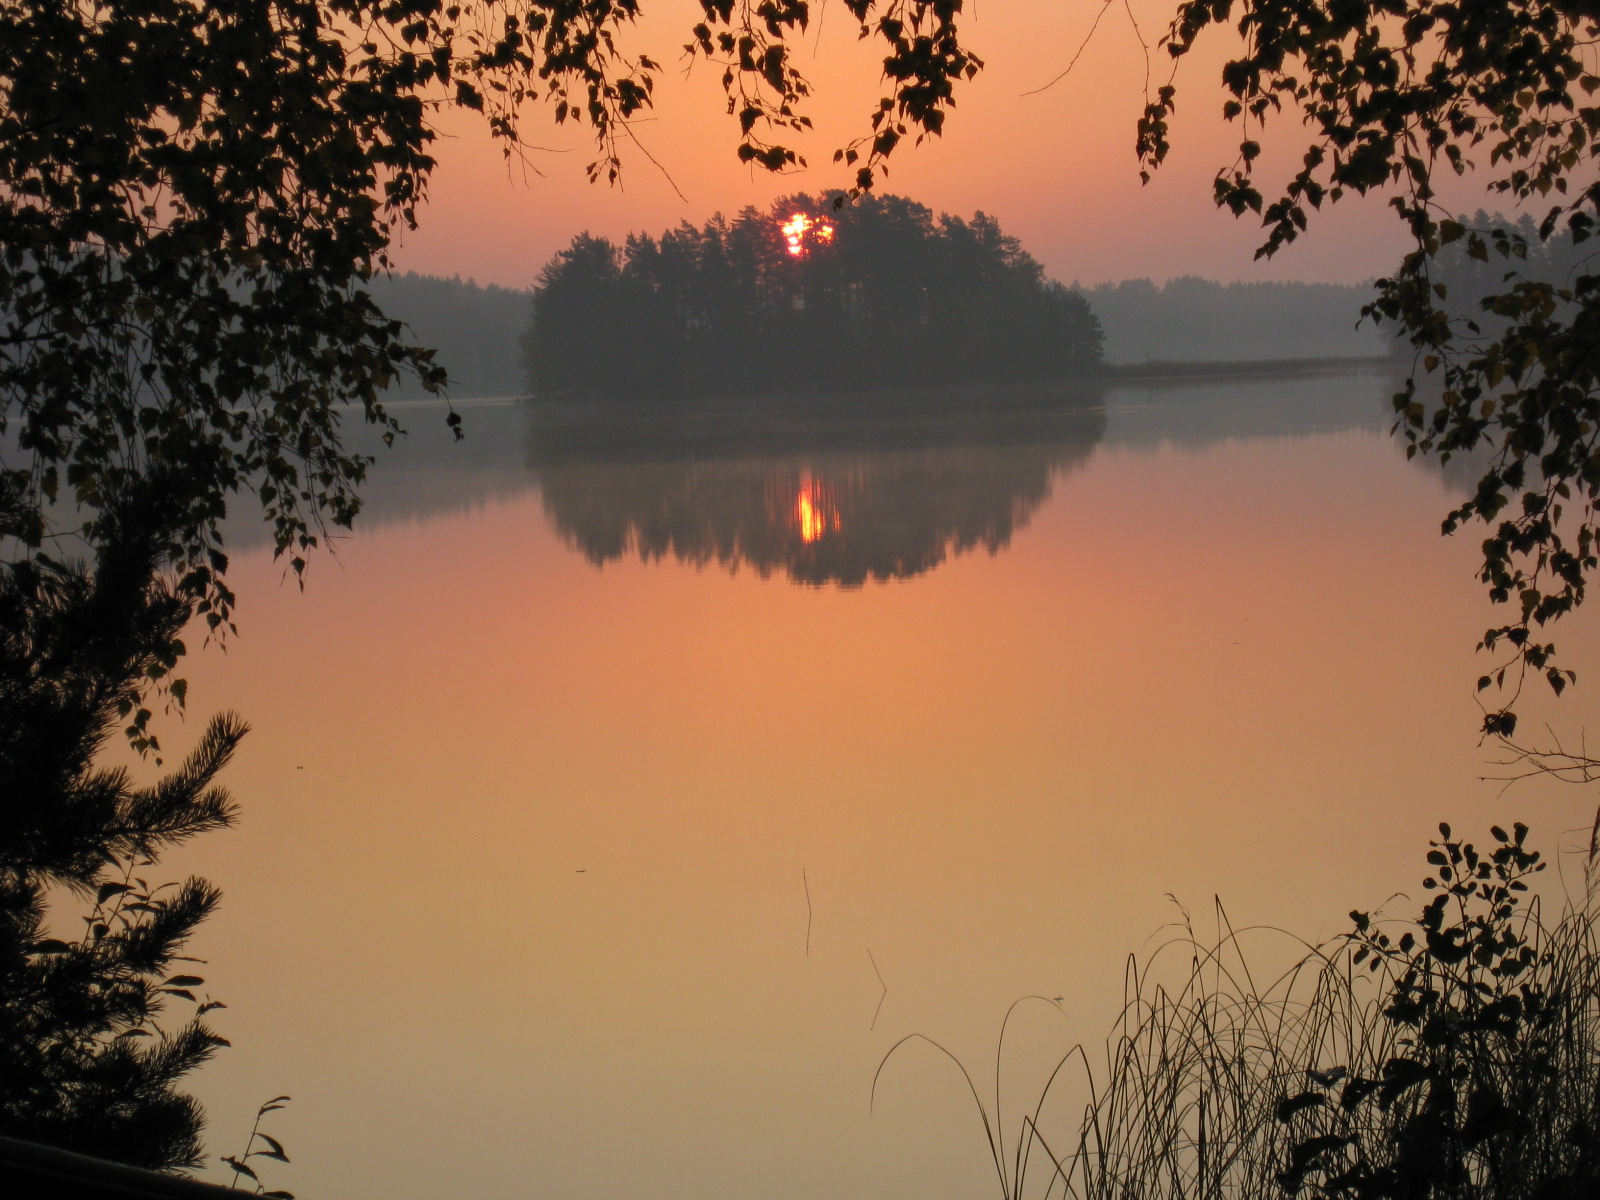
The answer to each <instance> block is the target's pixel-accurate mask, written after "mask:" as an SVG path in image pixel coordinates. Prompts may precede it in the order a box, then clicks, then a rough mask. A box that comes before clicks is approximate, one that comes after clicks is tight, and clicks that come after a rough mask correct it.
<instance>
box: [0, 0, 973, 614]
mask: <svg viewBox="0 0 1600 1200" xmlns="http://www.w3.org/2000/svg"><path fill="white" fill-rule="evenodd" d="M848 6H849V8H850V9H851V11H852V12H853V13H854V14H855V15H856V16H857V17H858V18H859V19H860V20H862V21H863V22H866V21H867V20H868V19H869V18H872V17H873V16H874V14H875V12H876V10H877V9H878V8H879V7H880V5H879V3H878V0H848ZM881 7H883V8H884V10H885V12H884V13H883V14H882V15H883V16H884V17H885V20H884V21H883V22H880V23H879V26H878V27H877V28H876V30H875V36H877V37H879V38H880V39H881V40H882V41H883V42H884V43H885V44H886V46H887V47H888V48H889V52H890V54H891V55H892V56H898V57H900V58H904V59H906V61H907V62H911V61H913V60H914V61H916V62H918V63H924V66H923V68H922V69H923V70H924V71H925V70H927V69H931V68H933V67H934V65H935V64H934V63H933V61H932V60H931V59H929V58H928V55H927V53H926V51H927V49H928V47H927V45H926V44H925V43H924V41H923V40H921V39H920V38H919V36H918V33H919V31H920V30H921V26H922V25H923V21H922V20H921V19H920V18H919V19H918V20H916V21H904V20H897V19H894V14H895V13H896V12H898V10H899V7H900V6H899V4H898V3H890V4H886V5H882V6H881ZM949 7H952V12H953V11H959V9H960V7H961V6H960V4H959V3H953V6H949ZM638 11H639V4H638V0H484V2H483V3H478V4H471V5H456V4H445V3H441V2H440V0H278V2H276V3H272V4H261V3H257V2H256V0H211V2H209V3H204V4H201V3H193V2H190V0H175V2H172V3H162V2H154V0H102V2H100V3H95V4H61V3H59V2H58V0H16V3H13V4H8V5H7V6H6V7H5V9H4V11H3V12H0V432H3V433H6V434H8V435H10V436H12V437H14V438H15V439H16V442H15V447H16V449H17V450H20V452H21V453H20V456H19V457H18V458H17V459H16V460H14V461H11V462H7V463H5V464H3V465H0V470H3V471H4V472H5V473H6V478H7V479H8V480H9V483H10V486H11V487H12V489H13V490H17V491H19V492H20V493H21V494H23V495H24V496H26V497H28V499H29V505H28V511H27V512H26V514H25V516H24V519H22V520H21V521H19V522H18V524H17V528H16V529H15V530H14V532H15V533H16V534H17V535H18V536H20V537H21V538H22V539H23V540H24V542H26V543H27V544H28V545H29V546H35V547H36V546H38V545H40V544H42V539H43V538H44V537H45V536H46V533H47V528H46V527H47V525H48V518H47V513H48V511H49V505H50V503H51V502H52V501H53V500H54V499H55V498H56V496H57V495H58V494H60V495H63V496H68V497H71V498H72V499H74V500H76V501H77V502H78V503H79V504H80V505H82V506H84V508H85V509H86V510H87V512H86V516H87V520H88V523H89V531H90V534H91V536H93V535H94V534H95V526H96V523H97V522H98V521H100V520H101V519H102V514H103V513H105V512H106V511H108V510H109V509H110V508H111V507H114V506H115V505H116V504H117V503H118V502H119V497H120V496H121V495H122V494H123V493H124V492H125V491H126V490H128V489H129V488H131V487H134V486H136V482H137V480H138V478H139V477H140V476H141V475H142V474H143V473H144V472H145V471H147V470H148V469H150V468H152V467H156V468H159V469H161V470H163V471H165V472H166V475H165V478H166V480H167V483H168V486H169V488H170V491H171V496H170V499H171V502H172V513H171V517H172V524H171V525H170V527H169V528H168V529H166V530H165V531H164V537H165V538H166V541H167V550H168V552H169V554H170V555H172V556H173V561H174V562H175V564H176V565H177V566H178V567H179V568H180V571H179V587H180V589H181V590H182V591H183V592H184V593H185V594H188V595H192V596H194V597H195V598H196V599H197V601H198V603H199V611H200V612H201V613H203V614H204V616H205V619H206V620H207V621H210V622H213V623H214V624H215V625H219V626H220V625H222V624H223V623H224V622H226V621H227V619H228V613H229V611H230V608H231V604H232V596H231V593H230V592H229V591H228V589H227V587H226V586H225V584H224V583H223V581H222V580H223V574H224V572H225V569H226V564H227V560H226V556H225V555H224V554H223V552H222V549H221V546H220V537H219V535H218V523H219V521H220V520H221V519H222V516H223V514H224V510H225V508H226V506H227V504H228V501H229V500H230V498H232V497H234V496H235V495H244V496H248V497H250V499H251V502H252V503H253V504H255V503H259V505H260V507H261V509H262V511H263V512H264V514H265V516H266V518H267V520H268V521H269V522H270V523H271V524H272V527H273V536H274V541H275V544H276V547H277V549H278V551H279V552H280V553H283V554H286V555H288V557H289V562H290V565H291V567H292V568H293V570H294V571H295V572H296V573H298V572H300V571H301V570H303V569H304V566H305V559H306V554H307V553H308V552H309V551H310V550H311V549H312V548H313V547H314V546H316V545H317V544H318V543H319V541H320V540H321V537H322V536H323V533H324V528H325V526H327V525H333V526H346V525H348V524H349V523H350V521H351V520H352V519H353V517H354V516H355V514H356V512H357V510H358V507H359V497H358V494H357V489H358V487H359V485H360V483H361V482H362V480H363V479H364V477H365V474H366V471H367V468H368V466H369V464H370V462H371V459H370V458H369V457H368V456H365V455H362V454H358V453H352V452H350V451H349V450H348V449H347V448H346V447H345V445H344V441H343V435H342V429H341V427H342V424H343V422H344V420H345V419H346V415H345V412H344V411H343V410H344V407H345V406H347V405H348V406H350V407H351V408H353V409H354V411H355V412H356V413H357V414H359V415H360V416H361V417H363V418H364V419H365V420H367V421H369V422H372V423H374V424H376V425H378V426H379V427H380V428H381V429H382V430H383V431H384V432H385V433H386V434H387V435H389V436H390V437H392V436H393V435H394V434H396V433H397V432H398V428H399V426H398V423H397V422H396V420H395V419H394V417H393V416H392V415H391V414H389V413H388V412H386V411H385V409H384V407H383V404H382V402H381V394H382V392H383V390H384V389H385V388H386V387H388V386H389V385H390V384H391V383H393V382H394V381H395V380H396V378H398V377H399V376H400V375H404V374H410V375H412V376H413V377H415V378H416V379H418V380H419V381H421V383H422V384H423V385H424V386H426V387H428V388H429V389H433V388H437V387H439V386H441V385H442V384H443V383H444V382H445V375H444V373H443V372H442V371H441V370H440V369H439V368H438V367H436V366H435V365H434V363H433V361H432V355H431V352H430V351H428V350H427V349H425V348H423V347H421V346H418V345H416V344H414V343H413V342H412V341H411V340H410V339H409V338H408V336H407V335H406V333H405V331H404V329H403V328H402V327H401V326H400V324H399V323H397V322H395V321H393V320H391V319H390V318H389V317H388V316H386V315H385V314H384V313H383V312H382V311H381V310H380V308H379V307H378V305H377V303H376V302H375V299H374V294H373V291H372V289H371V287H370V286H369V285H370V284H371V281H372V279H373V277H374V276H375V275H376V274H379V273H381V272H383V271H385V270H387V269H388V267H389V265H390V260H389V256H388V252H389V245H390V241H391V238H392V236H393V235H394V233H395V232H396V231H397V230H399V229H403V228H406V227H409V226H411V225H413V224H414V223H415V218H416V213H417V208H418V204H419V201H421V200H422V198H423V197H424V195H425V193H426V188H427V184H428V180H429V177H430V175H431V172H432V170H433V168H434V165H435V161H434V159H433V157H432V155H431V154H430V152H429V151H430V145H431V142H432V140H433V137H434V132H433V125H432V119H431V116H430V112H431V111H432V110H433V109H434V108H436V107H437V106H438V105H439V104H454V105H456V106H460V107H465V108H468V109H473V110H477V111H480V112H482V113H483V114H484V116H485V119H486V125H487V127H488V129H489V131H490V132H491V133H492V134H494V135H496V136H498V137H500V138H502V139H503V143H502V144H503V145H504V147H505V150H506V153H508V154H512V153H518V152H520V149H521V143H520V142H519V141H518V138H517V129H518V119H519V113H520V111H521V110H522V108H523V106H524V104H525V102H526V101H530V100H534V99H538V100H542V101H544V102H546V103H548V104H549V105H550V106H551V108H552V109H553V115H554V117H555V120H556V121H557V122H567V121H576V122H580V123H586V124H588V125H589V126H591V127H592V129H593V131H594V135H595V138H596V144H597V148H598V153H599V157H598V158H597V160H596V161H595V162H594V163H592V164H591V166H590V168H589V173H590V176H591V178H605V179H615V178H616V176H617V172H618V169H619V166H620V160H619V157H618V154H617V139H618V137H619V136H621V135H622V128H623V123H625V122H626V121H627V120H628V119H629V118H630V117H632V116H635V115H637V114H638V113H639V112H640V111H641V110H643V109H645V108H647V107H648V106H649V104H650V102H651V91H652V86H653V85H652V79H651V76H652V73H653V72H654V71H655V70H656V69H657V68H656V64H655V63H653V62H652V61H651V60H650V59H649V58H648V57H645V56H629V55H625V54H624V53H623V52H622V51H620V50H619V49H618V45H619V39H618V37H617V36H616V35H617V33H618V32H619V30H621V29H622V28H623V27H625V26H627V25H629V24H630V23H631V22H632V21H633V20H634V19H635V18H636V16H637V15H638ZM698 15H699V19H700V23H699V24H697V25H695V26H694V27H693V28H692V29H691V30H690V31H689V37H690V39H691V42H692V44H693V45H694V46H695V47H696V48H697V50H696V52H697V53H700V54H703V55H705V56H708V57H710V58H713V59H716V60H717V61H718V62H723V60H724V59H726V62H725V67H726V83H727V85H728V87H729V88H730V89H732V90H733V91H735V92H738V91H739V90H740V89H742V88H746V87H747V86H748V87H752V88H754V89H756V91H757V92H760V91H762V89H765V88H768V87H777V88H779V90H780V91H782V90H785V89H787V90H788V91H790V92H793V91H795V90H796V89H797V88H798V87H800V86H801V85H800V84H799V83H798V82H797V80H796V77H794V76H793V74H792V71H790V70H789V68H788V66H787V59H786V51H785V49H784V47H783V46H782V45H781V44H777V45H772V46H767V45H765V44H763V45H762V46H761V47H760V49H759V52H757V50H756V43H757V42H761V43H765V42H766V40H767V38H768V36H769V31H770V34H771V36H772V37H774V38H778V39H779V42H780V43H781V32H782V31H783V30H786V29H788V30H792V29H796V28H799V27H803V26H804V24H805V22H806V20H807V15H808V8H807V6H806V5H805V4H804V3H798V4H795V3H787V2H785V3H781V4H776V5H767V6H763V8H762V12H761V14H760V16H759V17H758V18H755V25H756V26H758V28H756V29H754V30H751V31H750V32H749V33H748V34H745V35H744V36H739V35H740V34H741V33H742V32H743V31H744V29H745V26H746V25H748V24H749V23H750V22H751V20H752V14H751V13H749V12H748V11H746V10H745V9H744V8H743V7H740V8H738V10H737V11H736V9H735V6H732V5H729V4H724V3H719V2H713V0H707V2H706V3H704V4H703V5H702V6H701V12H700V13H699V14H698ZM691 19H692V18H691ZM947 23H948V22H947V21H946V20H945V19H943V18H941V20H940V21H938V22H935V24H947ZM729 31H731V32H729ZM725 34H726V36H725ZM947 65H948V64H947ZM889 90H890V91H891V93H893V94H894V95H896V96H901V97H902V98H903V99H904V102H905V103H907V104H910V105H913V106H914V107H916V108H917V110H918V111H921V112H925V113H932V112H935V111H936V110H937V109H938V108H939V107H940V105H941V103H942V101H941V100H940V98H939V97H938V96H937V95H935V94H934V93H930V92H928V91H927V89H926V88H925V87H923V86H921V85H919V84H915V83H913V82H911V81H909V80H907V81H905V82H904V83H903V84H902V83H895V82H893V81H892V80H891V83H890V84H889ZM752 105H753V111H754V112H755V113H756V114H757V116H761V115H764V116H766V117H769V118H771V120H772V121H777V122H780V123H782V124H795V123H798V118H796V117H794V116H793V115H792V114H788V113H784V112H782V111H780V110H781V109H782V108H783V107H784V104H783V103H780V104H778V105H777V106H776V107H774V108H772V109H771V110H770V111H767V110H766V109H765V106H764V102H763V101H762V100H761V99H760V97H759V96H754V95H753V96H752V104H751V105H747V106H746V108H747V109H748V108H751V107H752ZM880 120H881V118H880ZM768 124H770V122H767V121H758V120H757V119H756V116H751V117H748V118H746V117H743V116H741V118H740V128H741V132H742V134H743V135H745V157H746V158H747V159H748V160H750V161H756V162H767V161H768V160H769V158H771V157H772V156H771V155H769V154H768V153H766V151H765V150H764V149H757V148H756V147H755V145H754V141H755V139H756V137H757V134H758V133H759V130H758V129H757V126H758V125H759V126H760V128H767V127H768ZM792 160H793V156H792V155H789V156H785V155H784V154H782V153H779V154H778V155H777V156H776V160H775V161H776V162H778V163H781V162H784V161H792ZM449 420H450V423H451V425H452V426H453V427H456V428H459V417H457V416H456V415H455V414H451V415H450V418H449ZM73 523H76V518H73Z"/></svg>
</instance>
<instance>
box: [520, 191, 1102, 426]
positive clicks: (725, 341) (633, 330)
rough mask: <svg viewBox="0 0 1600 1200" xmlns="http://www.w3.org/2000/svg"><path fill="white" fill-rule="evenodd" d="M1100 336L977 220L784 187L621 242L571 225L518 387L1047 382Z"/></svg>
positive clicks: (1085, 364) (1095, 347)
mask: <svg viewBox="0 0 1600 1200" xmlns="http://www.w3.org/2000/svg"><path fill="white" fill-rule="evenodd" d="M1101 336H1102V335H1101V331H1100V325H1099V322H1098V321H1097V320H1096V319H1095V316H1094V314H1093V312H1091V311H1090V308H1089V305H1088V304H1087V303H1086V302H1085V301H1084V299H1083V297H1082V296H1080V295H1078V294H1077V293H1075V292H1073V291H1071V290H1070V289H1068V288H1065V287H1063V286H1062V285H1060V284H1058V283H1055V282H1054V281H1052V280H1049V279H1047V278H1045V274H1044V268H1043V267H1042V266H1040V264H1039V263H1038V262H1037V261H1036V260H1035V259H1034V258H1033V257H1032V256H1030V255H1029V254H1028V253H1027V252H1026V251H1024V250H1023V249H1022V246H1021V244H1020V243H1019V242H1018V241H1017V239H1016V238H1014V237H1010V236H1008V235H1007V234H1006V233H1004V232H1003V231H1002V230H1001V228H1000V226H999V224H998V223H997V222H996V221H995V220H994V219H993V218H992V217H989V216H986V215H985V214H983V213H981V212H980V213H977V214H975V215H974V216H973V217H972V218H971V219H970V220H963V219H962V218H960V217H954V216H951V215H949V214H948V213H941V214H939V215H938V216H937V217H936V216H935V215H934V214H933V212H932V211H931V210H929V209H927V208H924V207H923V206H922V205H920V204H917V203H915V202H913V201H911V200H907V199H905V198H904V197H901V196H893V195H881V196H878V195H872V196H867V197H864V198H863V199H862V200H860V201H858V202H857V203H855V204H852V205H848V206H846V207H843V208H839V209H835V208H834V206H833V203H832V200H831V199H830V198H829V197H827V196H816V197H812V196H804V195H798V196H792V197H789V198H787V199H784V200H779V201H777V202H776V203H774V204H773V205H772V206H771V207H770V208H769V209H767V210H765V211H762V210H760V209H757V208H754V207H748V208H745V209H744V210H743V211H741V212H740V213H739V214H738V216H736V217H734V218H733V219H732V220H728V219H726V218H724V217H723V216H722V215H720V214H719V215H717V216H715V217H713V218H712V219H711V220H709V221H707V222H706V223H705V224H704V225H703V226H701V227H700V228H698V229H697V228H695V227H694V226H693V225H690V224H688V223H687V222H685V223H684V224H682V225H680V226H679V227H678V228H677V229H672V230H668V231H666V232H665V233H663V234H662V235H661V236H660V237H659V238H652V237H648V236H645V235H640V234H633V235H630V236H629V237H628V239H627V240H626V242H625V243H624V244H623V245H621V246H617V245H615V244H613V243H612V242H610V241H607V240H606V239H604V238H596V237H591V236H589V235H588V234H580V235H579V236H578V237H577V238H575V239H573V242H572V244H571V246H569V247H568V248H567V249H565V250H563V251H561V252H560V253H558V254H557V255H556V256H555V258H553V259H552V260H551V262H550V263H549V265H548V266H546V267H545V268H544V270H543V271H542V272H541V273H540V276H539V280H538V286H537V287H536V288H535V289H534V294H533V325H532V327H531V328H530V329H529V331H528V333H527V335H526V337H525V339H524V343H523V344H524V347H525V350H526V360H525V361H526V363H527V367H528V383H529V387H530V389H531V390H532V391H534V392H535V393H539V394H545V395H551V394H560V393H563V392H579V393H596V394H601V395H609V396H672V395H704V394H709V393H726V392H735V391H739V392H744V391H782V390H787V389H790V388H814V387H836V386H842V385H848V386H852V387H860V386H869V387H870V386H875V385H891V384H892V385H902V384H919V383H927V382H930V381H939V382H941V383H948V382H961V381H967V380H995V381H1016V380H1034V379H1059V378H1066V377H1070V376H1074V375H1084V374H1088V373H1091V372H1093V371H1094V370H1095V369H1096V368H1097V367H1098V366H1099V364H1100V361H1101V351H1100V344H1101Z"/></svg>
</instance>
